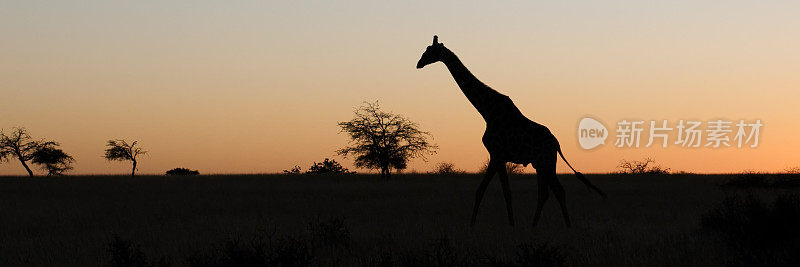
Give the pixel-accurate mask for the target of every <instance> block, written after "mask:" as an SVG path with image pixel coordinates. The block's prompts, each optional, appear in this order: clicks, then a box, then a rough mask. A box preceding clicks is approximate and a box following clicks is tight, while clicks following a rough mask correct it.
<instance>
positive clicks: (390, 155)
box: [336, 101, 438, 178]
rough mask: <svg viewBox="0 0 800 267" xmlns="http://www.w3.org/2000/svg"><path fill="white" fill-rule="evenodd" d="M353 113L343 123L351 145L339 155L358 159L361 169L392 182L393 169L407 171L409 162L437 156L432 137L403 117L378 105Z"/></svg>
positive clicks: (356, 163) (362, 108) (368, 105)
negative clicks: (383, 109)
mask: <svg viewBox="0 0 800 267" xmlns="http://www.w3.org/2000/svg"><path fill="white" fill-rule="evenodd" d="M353 113H354V115H355V116H354V118H353V119H352V120H350V121H346V122H339V127H341V131H342V132H345V133H347V134H348V135H349V136H350V145H349V146H347V147H344V148H342V149H339V150H337V151H336V153H337V154H339V155H342V156H344V157H348V156H355V166H356V167H358V168H367V169H376V170H380V171H381V177H385V178H388V177H389V176H390V175H391V169H392V168H394V169H397V170H402V169H405V168H406V167H407V163H408V160H409V159H411V158H416V157H419V158H422V159H425V155H426V154H434V153H436V149H437V148H438V147H437V146H436V145H434V144H431V143H430V142H429V141H428V137H430V133H428V132H424V131H421V130H419V128H418V126H417V124H416V123H414V122H412V121H410V120H408V119H406V118H405V117H403V116H400V115H397V114H393V113H389V112H385V111H382V110H381V109H380V106H379V105H378V102H377V101H376V102H375V103H369V102H364V103H363V104H362V105H361V106H359V107H357V108H355V110H354V112H353Z"/></svg>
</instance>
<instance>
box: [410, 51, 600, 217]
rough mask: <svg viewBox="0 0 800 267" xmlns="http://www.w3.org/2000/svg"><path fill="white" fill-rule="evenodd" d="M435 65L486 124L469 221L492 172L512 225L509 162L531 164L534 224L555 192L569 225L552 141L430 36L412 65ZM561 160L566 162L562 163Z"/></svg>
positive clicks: (555, 144) (541, 127)
mask: <svg viewBox="0 0 800 267" xmlns="http://www.w3.org/2000/svg"><path fill="white" fill-rule="evenodd" d="M438 61H441V62H442V63H444V64H445V66H447V68H448V70H449V71H450V73H451V74H452V75H453V79H455V81H456V83H457V84H458V86H459V87H460V88H461V91H462V92H463V93H464V95H465V96H466V97H467V99H469V101H470V103H472V105H473V106H475V109H477V110H478V112H479V113H480V114H481V116H482V117H483V119H484V121H486V131H485V132H484V134H483V138H482V141H483V145H484V146H485V147H486V150H487V151H489V156H490V160H489V167H488V168H487V170H486V175H485V177H484V179H483V181H482V182H481V184H480V186H479V187H478V192H477V193H476V198H475V206H474V210H473V216H472V223H473V224H474V223H475V219H476V216H477V212H478V207H479V206H480V202H481V199H482V198H483V193H484V192H485V190H486V186H487V185H488V183H489V181H490V180H491V179H492V177H493V176H494V174H495V172H497V173H499V174H500V182H501V184H502V186H503V193H504V196H505V199H506V207H507V209H508V219H509V222H510V223H511V224H512V225H513V224H514V215H513V208H512V205H511V190H510V185H509V183H508V174H507V173H506V169H505V164H506V163H507V162H512V163H517V164H524V165H525V166H527V165H528V164H532V165H533V167H534V168H535V169H536V173H537V178H538V183H539V201H538V205H537V208H536V213H535V216H534V225H535V224H536V222H537V221H538V220H539V216H540V215H541V210H542V206H543V205H544V203H545V201H547V198H548V195H549V191H548V189H550V190H552V191H553V193H554V194H555V196H556V199H557V200H558V201H559V204H561V210H562V213H563V216H564V220H565V222H566V223H567V225H568V226H569V224H570V221H569V215H568V214H567V207H566V203H565V201H566V199H565V193H564V189H563V187H562V186H561V184H560V183H559V181H558V179H557V178H556V163H557V155H559V154H560V155H561V157H562V159H564V155H563V154H561V148H560V146H559V144H558V140H557V139H556V137H555V136H554V135H553V134H552V133H551V132H550V130H549V129H548V128H547V127H545V126H544V125H541V124H538V123H536V122H534V121H532V120H530V119H528V118H527V117H525V115H523V114H522V112H520V110H519V109H518V108H517V106H516V105H514V102H513V101H511V98H509V97H508V96H506V95H503V94H501V93H499V92H497V91H495V90H493V89H492V88H490V87H489V86H487V85H485V84H483V83H482V82H481V81H480V80H478V79H477V78H476V77H475V76H474V75H472V73H471V72H470V71H469V70H468V69H467V68H466V66H464V64H463V63H462V62H461V60H459V59H458V57H457V56H456V55H455V54H454V53H453V52H452V51H450V50H449V49H447V48H445V47H444V45H443V44H441V43H438V42H437V38H436V37H435V36H434V41H433V45H431V46H429V47H428V49H427V50H426V51H425V53H424V54H423V55H422V58H421V59H420V61H419V63H417V68H422V67H424V66H425V65H427V64H431V63H434V62H438ZM564 161H565V162H566V159H564ZM567 165H569V163H567ZM570 168H572V166H570ZM573 171H574V169H573ZM575 174H576V176H577V177H578V178H579V179H580V180H581V181H583V182H584V183H586V185H587V186H589V187H590V188H592V189H595V190H596V191H597V192H598V193H600V195H601V196H603V197H605V194H604V193H603V192H602V191H600V189H598V188H597V187H595V186H594V185H592V184H591V183H590V182H589V181H588V180H586V179H585V177H583V175H582V174H580V173H579V172H577V171H576V172H575Z"/></svg>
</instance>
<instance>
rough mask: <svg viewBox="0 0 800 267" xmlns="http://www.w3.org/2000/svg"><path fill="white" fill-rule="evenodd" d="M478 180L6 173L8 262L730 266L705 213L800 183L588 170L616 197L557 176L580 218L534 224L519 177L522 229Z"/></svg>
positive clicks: (0, 255)
mask: <svg viewBox="0 0 800 267" xmlns="http://www.w3.org/2000/svg"><path fill="white" fill-rule="evenodd" d="M480 178H481V176H480V175H470V174H466V175H456V176H438V175H397V176H394V177H393V178H392V179H390V180H382V179H380V178H378V177H377V176H373V175H343V176H336V175H330V176H314V175H298V176H291V175H253V176H250V175H247V176H199V177H164V176H151V177H148V176H142V177H136V178H130V177H125V176H70V177H63V178H22V177H20V178H15V177H3V178H0V265H3V266H15V265H75V266H96V265H105V264H111V263H114V261H115V260H116V261H117V263H119V262H120V261H126V260H127V261H129V263H131V262H132V264H133V265H136V264H137V263H142V262H143V259H146V260H147V262H148V263H149V264H151V265H158V264H159V263H161V264H162V265H167V264H171V265H173V266H183V265H214V264H215V263H216V264H224V262H226V261H224V259H223V258H226V259H228V260H232V259H233V258H236V257H240V258H247V257H253V255H255V257H259V255H260V256H262V258H263V257H271V258H272V259H283V260H287V259H288V261H292V260H293V259H294V260H295V261H294V263H300V264H303V263H310V264H312V265H392V264H393V265H404V264H414V265H417V264H421V265H482V264H486V265H515V264H516V265H525V264H526V260H531V259H532V260H534V261H535V260H537V257H539V258H542V257H544V258H545V259H544V260H545V262H546V261H547V260H548V259H549V260H553V261H554V262H556V263H559V262H561V261H563V263H564V264H566V265H573V266H575V265H577V266H584V265H590V266H608V265H647V266H674V265H725V264H731V262H732V261H735V259H736V255H735V254H736V251H735V250H732V249H730V248H729V246H727V245H726V243H725V242H724V241H723V240H721V239H722V238H723V237H721V236H719V235H716V234H713V233H709V232H708V231H703V230H702V227H701V225H700V221H701V219H700V218H701V216H702V215H703V214H704V213H706V212H707V211H709V210H710V209H712V208H713V207H714V206H715V205H719V203H720V202H722V201H723V199H725V197H726V196H730V195H744V194H755V195H757V196H760V197H763V198H772V197H773V196H776V195H779V194H782V193H786V192H792V191H795V192H796V191H798V190H797V189H773V188H749V189H723V188H721V187H719V186H718V185H719V184H720V183H722V182H723V181H724V180H726V179H728V178H730V177H729V176H724V175H639V176H629V175H588V178H589V179H591V180H593V181H594V182H595V184H596V185H597V186H598V187H600V188H602V189H603V190H605V191H606V193H608V195H609V197H608V199H606V200H602V199H601V198H600V197H599V196H598V195H597V194H595V193H593V192H591V191H589V190H588V189H587V188H586V187H585V186H583V185H582V184H579V182H578V181H577V180H576V179H575V178H574V177H573V176H571V175H560V179H561V181H562V183H563V184H564V186H565V188H566V191H567V202H568V206H569V211H570V214H571V216H572V221H573V226H572V227H571V228H566V227H565V225H564V223H563V220H562V218H561V216H560V211H559V209H558V205H557V203H556V201H555V199H554V198H553V197H551V198H550V201H549V202H548V203H547V205H546V206H545V209H544V213H543V218H542V221H541V222H540V224H539V226H537V227H536V228H532V227H531V226H530V224H531V222H532V217H533V212H534V208H535V205H536V192H537V189H536V187H537V185H536V182H535V178H534V176H532V175H518V176H513V177H512V181H511V186H512V191H513V195H514V209H515V213H516V217H517V227H514V228H512V227H510V226H508V224H507V222H506V214H505V206H504V205H505V204H504V202H503V197H502V193H501V190H500V185H499V182H497V181H496V180H495V181H493V183H492V184H491V185H490V187H489V189H488V191H487V193H486V196H485V198H484V202H483V205H482V207H481V212H480V214H479V217H478V224H477V225H476V226H475V227H474V228H471V227H470V226H469V217H470V213H471V208H472V204H473V200H474V193H475V192H474V191H475V189H476V187H477V185H478V183H479V181H480ZM340 223H341V225H340ZM237 253H238V254H237ZM259 253H261V254H259ZM237 255H238V256H237ZM243 255H244V256H243ZM281 257H282V258H281ZM297 258H299V260H297ZM233 260H235V259H233ZM221 262H222V263H221ZM227 262H228V263H230V262H231V261H227ZM284 262H286V261H284ZM273 263H274V262H273Z"/></svg>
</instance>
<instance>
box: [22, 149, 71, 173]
mask: <svg viewBox="0 0 800 267" xmlns="http://www.w3.org/2000/svg"><path fill="white" fill-rule="evenodd" d="M58 145H59V144H58V143H55V142H50V143H47V144H45V145H43V146H40V147H39V148H38V149H37V150H36V151H35V152H33V159H32V160H31V162H32V163H34V164H37V165H40V166H41V168H42V169H44V170H46V171H47V175H48V176H52V175H63V174H64V172H65V171H68V170H72V162H74V161H75V159H74V158H72V156H70V155H69V154H67V153H65V152H64V150H61V149H60V148H58Z"/></svg>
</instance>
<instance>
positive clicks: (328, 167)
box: [306, 158, 353, 174]
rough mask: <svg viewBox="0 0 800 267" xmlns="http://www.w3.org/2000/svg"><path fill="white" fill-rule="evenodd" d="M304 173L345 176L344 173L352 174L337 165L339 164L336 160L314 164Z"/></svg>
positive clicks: (326, 159)
mask: <svg viewBox="0 0 800 267" xmlns="http://www.w3.org/2000/svg"><path fill="white" fill-rule="evenodd" d="M306 173H311V174H323V173H335V174H345V173H353V172H351V171H349V170H347V168H345V167H342V165H341V164H339V162H336V160H333V159H328V158H325V160H324V161H322V162H320V163H316V162H314V164H313V165H311V167H310V168H308V171H307V172H306Z"/></svg>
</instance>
